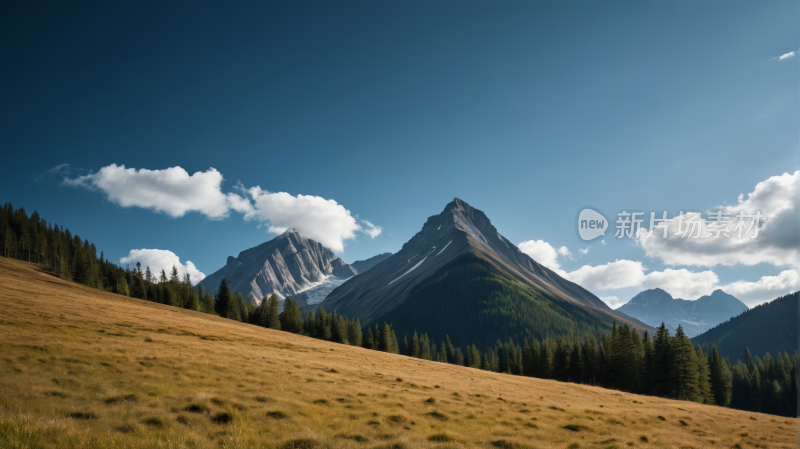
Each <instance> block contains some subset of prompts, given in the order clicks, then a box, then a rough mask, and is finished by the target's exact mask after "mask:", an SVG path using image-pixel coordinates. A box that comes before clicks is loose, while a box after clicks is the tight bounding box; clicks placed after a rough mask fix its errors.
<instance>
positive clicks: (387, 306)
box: [319, 198, 653, 346]
mask: <svg viewBox="0 0 800 449" xmlns="http://www.w3.org/2000/svg"><path fill="white" fill-rule="evenodd" d="M319 306H320V307H324V308H325V309H326V310H327V311H333V310H336V311H337V312H339V313H340V314H343V315H347V316H357V317H359V318H360V320H361V323H362V325H365V326H369V325H375V324H382V323H384V322H386V323H390V324H392V325H393V326H394V329H395V331H396V332H397V336H398V338H399V339H400V340H401V341H402V339H403V338H404V336H405V337H407V338H411V336H412V334H413V333H414V332H415V331H417V332H423V331H424V332H427V333H428V334H429V336H430V338H431V340H432V341H436V342H439V341H441V340H442V339H444V337H445V336H446V335H447V336H449V337H450V339H451V341H452V342H453V344H454V345H466V344H477V345H479V346H481V345H483V346H488V345H493V344H494V343H495V341H496V340H497V339H501V340H502V341H507V340H508V339H509V338H515V339H517V341H518V342H521V339H522V338H524V337H525V336H527V335H533V336H535V337H537V338H546V337H554V336H563V335H600V334H601V333H604V332H606V331H608V330H609V329H610V326H611V324H612V323H614V322H616V323H617V324H620V325H622V324H628V325H629V326H632V327H636V328H638V329H639V330H644V329H649V330H651V331H652V330H653V328H652V327H650V326H648V325H646V324H645V323H642V322H640V321H638V320H636V319H633V318H631V317H629V316H627V315H625V314H624V313H622V312H619V311H614V310H612V309H610V308H609V307H608V306H607V305H606V304H605V303H604V302H603V301H601V300H600V299H599V298H598V297H597V296H595V295H594V294H592V293H590V292H589V291H587V290H586V289H584V288H583V287H581V286H579V285H577V284H575V283H573V282H570V281H568V280H566V279H564V278H562V277H561V276H559V275H558V274H556V273H555V272H553V271H552V270H550V269H548V268H546V267H544V266H542V265H541V264H539V263H538V262H536V261H535V260H533V259H532V258H531V257H530V256H528V255H526V254H525V253H523V252H522V251H520V250H519V249H518V248H517V246H516V245H514V244H513V243H512V242H510V241H509V240H508V239H506V238H505V237H503V236H502V235H500V234H499V233H498V231H497V229H496V228H495V227H494V226H493V225H492V224H491V221H490V220H489V218H488V217H487V216H486V215H485V214H484V213H483V212H481V211H480V210H478V209H475V208H473V207H472V206H470V205H469V204H467V203H466V202H464V201H462V200H460V199H458V198H456V199H454V200H453V201H452V202H451V203H449V204H447V206H445V208H444V210H443V211H442V212H441V213H440V214H438V215H434V216H431V217H429V218H428V220H427V221H426V222H425V224H424V225H423V226H422V229H421V230H420V231H419V232H418V233H417V234H416V235H414V237H412V238H411V239H410V240H409V241H408V242H406V243H405V244H404V245H403V247H402V249H401V250H400V251H398V252H397V253H396V254H393V255H391V256H390V257H387V258H386V259H385V260H383V261H381V262H379V263H378V264H376V265H375V266H374V267H372V268H371V269H370V270H369V271H367V272H365V273H363V274H360V275H358V276H354V277H352V278H350V279H349V280H348V281H346V282H344V283H343V284H342V285H340V286H338V287H337V288H336V289H334V290H333V291H332V292H331V293H330V294H328V296H327V297H326V298H325V300H324V301H322V303H321V304H320V305H319Z"/></svg>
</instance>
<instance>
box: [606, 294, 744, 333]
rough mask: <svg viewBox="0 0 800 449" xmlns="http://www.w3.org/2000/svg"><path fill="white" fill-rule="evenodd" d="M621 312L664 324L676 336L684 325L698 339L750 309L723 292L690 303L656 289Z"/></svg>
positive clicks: (630, 303) (639, 295)
mask: <svg viewBox="0 0 800 449" xmlns="http://www.w3.org/2000/svg"><path fill="white" fill-rule="evenodd" d="M617 310H618V311H620V312H623V313H625V314H627V315H629V316H631V317H634V318H636V319H639V320H640V321H643V322H645V323H647V324H649V325H651V326H654V327H657V326H659V325H660V324H661V323H662V322H663V323H664V325H665V326H666V327H667V328H668V329H670V330H671V331H673V332H674V331H675V330H676V329H677V327H678V326H679V325H680V326H682V327H683V330H684V332H686V335H687V336H689V337H694V336H696V335H699V334H701V333H703V332H705V331H707V330H708V329H711V328H712V327H714V326H716V325H717V324H719V323H722V322H724V321H725V320H727V319H730V318H731V317H734V316H736V315H739V314H741V313H743V312H745V311H747V310H748V308H747V306H746V305H745V304H744V303H743V302H741V301H739V300H738V299H737V298H736V297H734V296H732V295H729V294H727V293H725V292H723V291H722V290H720V289H717V290H714V291H713V292H712V293H711V294H710V295H705V296H702V297H700V298H698V299H697V300H694V301H689V300H685V299H680V298H673V297H672V295H670V294H669V293H667V292H666V291H664V290H662V289H660V288H653V289H649V290H644V291H642V292H640V293H638V294H637V295H636V296H634V297H633V298H631V300H630V301H628V302H627V303H626V304H623V305H622V306H621V307H619V308H618V309H617Z"/></svg>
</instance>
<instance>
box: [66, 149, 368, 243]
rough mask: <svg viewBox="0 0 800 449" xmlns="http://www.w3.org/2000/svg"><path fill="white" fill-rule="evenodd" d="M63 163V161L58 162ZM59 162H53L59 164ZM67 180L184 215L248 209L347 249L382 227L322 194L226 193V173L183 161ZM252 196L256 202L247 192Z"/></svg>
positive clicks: (275, 227) (277, 226)
mask: <svg viewBox="0 0 800 449" xmlns="http://www.w3.org/2000/svg"><path fill="white" fill-rule="evenodd" d="M59 167H61V166H59ZM56 168H58V167H55V168H54V169H53V170H55V169H56ZM64 184H66V185H70V186H79V187H85V188H89V189H94V190H99V191H101V192H103V193H105V194H106V196H107V197H108V199H109V200H110V201H113V202H115V203H117V204H119V205H120V206H122V207H133V206H136V207H142V208H146V209H152V210H154V211H156V212H164V213H166V214H168V215H170V216H172V217H181V216H183V215H185V214H186V213H187V212H200V213H201V214H204V215H205V216H207V217H208V218H211V219H223V218H225V217H227V216H228V215H229V213H230V211H235V212H239V213H242V214H244V218H245V220H251V219H256V220H260V221H261V222H263V223H267V224H268V227H267V229H268V230H269V231H270V232H274V233H281V232H283V231H285V230H286V229H287V228H289V227H293V228H295V229H297V230H298V231H299V232H300V233H301V234H302V235H304V236H305V237H308V238H310V239H313V240H316V241H318V242H320V243H322V244H323V245H325V246H327V247H328V248H330V249H332V250H333V251H335V252H339V253H341V252H342V251H344V240H347V239H352V238H355V233H356V232H361V233H363V234H365V235H367V236H369V237H371V238H375V237H377V236H379V235H380V234H381V233H382V232H383V228H381V227H380V226H377V225H375V224H372V223H370V222H369V221H367V220H360V219H358V218H357V217H353V216H352V215H351V214H350V211H348V210H347V209H345V208H344V207H342V206H341V205H339V204H338V203H336V201H334V200H326V199H324V198H321V197H318V196H310V195H298V196H296V197H295V196H292V195H290V194H288V193H286V192H277V193H273V192H268V191H266V190H262V189H261V188H260V187H258V186H256V187H253V188H250V189H245V187H244V186H243V185H242V184H241V183H237V184H236V185H235V186H234V188H235V189H238V190H241V191H242V192H243V193H244V196H241V195H239V194H236V193H223V192H222V190H221V185H222V174H221V173H220V172H219V171H217V170H216V169H214V168H209V169H208V170H206V171H204V172H196V173H194V174H193V175H189V173H188V172H187V171H186V170H184V169H183V168H181V167H171V168H167V169H164V170H147V169H138V170H137V169H135V168H125V166H124V165H119V166H118V165H116V164H111V165H109V166H106V167H103V168H101V169H100V170H99V171H98V172H97V173H90V174H88V175H86V176H78V177H77V178H75V179H69V178H65V179H64ZM247 195H250V197H252V199H253V202H255V206H254V204H253V203H252V202H251V201H250V199H248V198H247Z"/></svg>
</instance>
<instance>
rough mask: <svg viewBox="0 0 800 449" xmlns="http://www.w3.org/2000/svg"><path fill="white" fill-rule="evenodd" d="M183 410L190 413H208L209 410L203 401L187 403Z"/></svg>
mask: <svg viewBox="0 0 800 449" xmlns="http://www.w3.org/2000/svg"><path fill="white" fill-rule="evenodd" d="M184 410H186V411H187V412H192V413H208V412H209V411H211V410H210V409H209V408H208V406H207V405H206V404H205V403H204V402H195V403H193V404H189V405H188V406H186V408H185V409H184Z"/></svg>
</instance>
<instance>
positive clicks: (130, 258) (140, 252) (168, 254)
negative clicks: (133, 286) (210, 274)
mask: <svg viewBox="0 0 800 449" xmlns="http://www.w3.org/2000/svg"><path fill="white" fill-rule="evenodd" d="M119 261H120V263H121V264H135V263H136V262H141V263H142V270H144V269H145V267H150V271H152V272H153V275H155V276H156V277H158V276H159V275H160V274H161V270H164V272H165V273H166V274H167V277H169V276H170V274H171V273H172V267H175V268H177V269H178V274H179V275H180V279H181V281H183V277H184V275H185V274H187V273H188V274H189V278H190V280H191V281H192V284H197V283H198V282H200V281H202V280H203V279H205V277H206V275H205V274H204V273H203V272H201V271H200V270H198V269H197V267H195V266H194V264H193V263H192V262H191V261H189V260H187V261H186V263H185V264H182V263H181V259H180V257H178V256H177V255H176V254H175V253H173V252H172V251H168V250H165V249H132V250H131V251H130V253H128V255H127V256H125V257H123V258H122V259H120V260H119Z"/></svg>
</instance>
